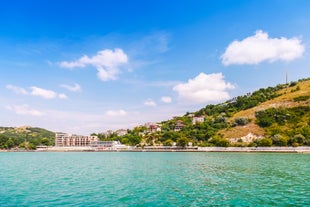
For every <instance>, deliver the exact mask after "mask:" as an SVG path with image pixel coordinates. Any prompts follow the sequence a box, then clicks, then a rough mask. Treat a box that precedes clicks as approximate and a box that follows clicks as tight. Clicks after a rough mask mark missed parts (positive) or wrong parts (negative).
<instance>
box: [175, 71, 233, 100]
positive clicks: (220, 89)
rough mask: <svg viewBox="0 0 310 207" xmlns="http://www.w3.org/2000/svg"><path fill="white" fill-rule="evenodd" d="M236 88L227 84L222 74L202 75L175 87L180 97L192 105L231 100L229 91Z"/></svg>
mask: <svg viewBox="0 0 310 207" xmlns="http://www.w3.org/2000/svg"><path fill="white" fill-rule="evenodd" d="M230 89H234V86H233V85H232V84H231V83H229V82H225V80H224V77H223V75H222V73H212V74H205V73H200V74H199V75H198V76H196V77H195V78H194V79H189V80H188V82H187V83H180V84H177V85H176V86H174V87H173V90H174V91H176V92H177V93H178V94H179V96H180V97H181V98H183V99H185V100H187V101H190V102H192V103H208V102H217V101H222V100H226V99H229V94H228V92H227V90H230Z"/></svg>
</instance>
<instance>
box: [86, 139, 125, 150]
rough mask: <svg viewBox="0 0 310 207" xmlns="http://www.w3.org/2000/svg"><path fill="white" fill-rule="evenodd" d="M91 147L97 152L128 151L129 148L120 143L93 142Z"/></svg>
mask: <svg viewBox="0 0 310 207" xmlns="http://www.w3.org/2000/svg"><path fill="white" fill-rule="evenodd" d="M90 146H91V147H92V148H95V149H96V150H99V151H100V150H126V149H128V146H126V145H123V144H121V143H120V142H119V141H93V142H91V144H90Z"/></svg>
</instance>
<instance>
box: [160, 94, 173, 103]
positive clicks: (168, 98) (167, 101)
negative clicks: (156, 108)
mask: <svg viewBox="0 0 310 207" xmlns="http://www.w3.org/2000/svg"><path fill="white" fill-rule="evenodd" d="M160 100H161V101H162V102H164V103H171V102H172V99H171V97H169V96H163V97H161V99H160Z"/></svg>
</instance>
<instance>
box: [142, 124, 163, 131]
mask: <svg viewBox="0 0 310 207" xmlns="http://www.w3.org/2000/svg"><path fill="white" fill-rule="evenodd" d="M144 126H145V127H146V132H147V133H155V132H160V131H161V127H160V125H158V124H156V123H152V122H148V123H145V124H144Z"/></svg>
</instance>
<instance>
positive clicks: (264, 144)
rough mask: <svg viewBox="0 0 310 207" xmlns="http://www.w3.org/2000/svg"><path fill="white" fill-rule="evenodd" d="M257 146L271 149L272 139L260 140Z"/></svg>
mask: <svg viewBox="0 0 310 207" xmlns="http://www.w3.org/2000/svg"><path fill="white" fill-rule="evenodd" d="M257 145H258V146H260V147H270V146H271V145H272V139H270V138H262V139H260V140H258V143H257Z"/></svg>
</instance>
